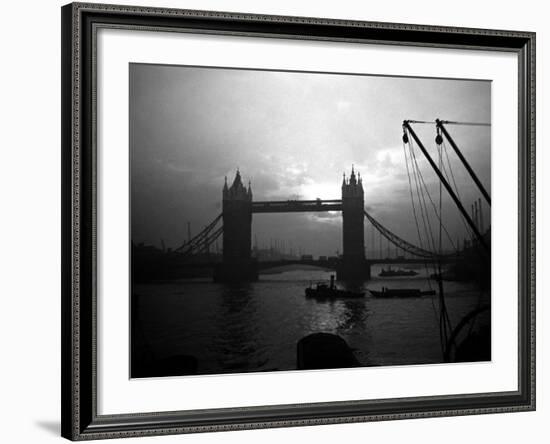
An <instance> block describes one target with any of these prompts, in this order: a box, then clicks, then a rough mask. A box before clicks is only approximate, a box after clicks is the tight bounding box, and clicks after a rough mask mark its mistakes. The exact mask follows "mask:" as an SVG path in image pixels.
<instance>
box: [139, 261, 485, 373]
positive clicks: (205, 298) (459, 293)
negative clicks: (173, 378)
mask: <svg viewBox="0 0 550 444" xmlns="http://www.w3.org/2000/svg"><path fill="white" fill-rule="evenodd" d="M372 271H373V276H377V274H378V272H379V268H377V267H373V270H372ZM418 271H420V270H418ZM329 277H330V273H329V272H325V271H319V270H294V271H285V272H282V273H275V274H268V275H261V276H260V280H259V281H258V282H251V283H245V284H241V285H228V284H216V283H212V282H210V281H190V280H185V281H184V280H182V281H174V282H170V283H159V284H140V285H135V286H134V295H135V299H134V300H135V301H137V303H136V304H135V306H134V310H133V319H134V321H135V322H134V325H133V334H132V341H133V342H132V352H133V358H137V361H136V360H135V359H134V360H133V364H132V365H133V366H137V365H140V362H143V361H144V360H147V359H148V360H153V361H156V360H167V359H168V360H169V359H171V358H172V357H174V356H186V357H192V358H194V360H196V372H197V373H198V374H213V373H238V372H249V371H269V370H294V369H296V344H297V342H298V341H299V340H300V339H301V338H303V337H304V336H306V335H308V334H311V333H316V332H327V333H333V334H337V335H339V336H341V337H342V338H344V339H345V341H346V342H347V343H348V344H349V345H350V347H351V348H352V349H353V350H354V353H355V355H356V357H357V359H358V360H359V361H360V363H361V364H362V365H402V364H420V363H438V362H442V354H441V347H440V342H439V326H438V319H439V318H438V314H437V299H436V297H435V296H434V297H431V296H425V297H421V298H405V299H399V298H395V299H375V298H372V297H371V296H370V294H369V293H368V292H367V293H366V297H365V298H359V299H341V300H334V301H318V300H315V299H310V298H306V297H305V296H304V289H305V288H306V287H307V286H309V285H310V283H311V282H313V283H315V282H317V281H323V280H328V279H329ZM430 285H432V286H433V285H434V284H433V283H432V284H430V283H429V281H428V280H427V279H426V273H425V272H421V273H420V274H419V275H418V276H415V277H405V278H393V279H384V278H373V279H372V280H371V281H368V282H365V283H364V284H362V285H360V287H361V289H362V290H363V291H365V290H367V289H369V288H370V289H373V290H380V289H381V287H382V286H386V287H390V288H419V289H422V290H428V289H430ZM342 287H345V285H342ZM444 287H445V295H446V303H447V308H448V311H449V315H450V317H451V321H452V322H453V325H456V323H457V322H458V321H459V320H460V318H461V317H462V316H464V315H465V314H466V313H467V312H468V311H469V310H471V309H473V308H475V307H476V306H477V305H478V304H479V303H480V302H483V303H489V299H490V298H489V295H488V294H481V293H480V291H479V290H477V289H476V288H475V287H474V286H473V285H471V284H467V283H455V282H445V284H444ZM350 289H351V288H350ZM354 289H357V288H354ZM489 323H490V313H489V312H486V313H485V314H484V315H483V316H481V317H480V319H478V320H477V321H476V325H474V328H480V327H483V326H489ZM136 362H137V363H136ZM134 370H135V369H134V368H133V369H132V374H135V372H134Z"/></svg>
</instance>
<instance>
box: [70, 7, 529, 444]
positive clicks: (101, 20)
mask: <svg viewBox="0 0 550 444" xmlns="http://www.w3.org/2000/svg"><path fill="white" fill-rule="evenodd" d="M61 14H62V70H61V71H62V79H61V80H62V97H61V101H62V128H61V132H62V195H61V197H62V307H61V310H62V329H61V337H62V436H63V437H65V438H67V439H70V440H85V439H103V438H119V437H135V436H147V435H163V434H178V433H195V432H205V431H223V430H239V429H253V428H269V427H287V426H301V425H316V424H334V423H345V422H363V421H378V420H391V419H405V418H425V417H435V416H453V415H471V414H484V413H500V412H515V411H528V410H534V409H535V34H534V33H531V32H518V31H502V30H487V29H468V28H448V27H439V26H425V25H409V24H395V23H379V22H362V21H352V20H349V21H348V20H334V19H324V18H308V17H286V16H265V15H253V14H236V13H225V12H210V11H195V10H178V9H163V8H147V7H131V6H117V5H102V4H86V3H72V4H69V5H66V6H64V7H63V8H62V11H61ZM99 29H122V30H125V31H127V32H128V33H132V32H170V33H191V34H193V33H197V34H208V35H219V36H242V37H251V38H255V37H261V38H267V39H291V40H304V41H316V42H320V43H322V42H339V43H340V44H342V45H346V44H350V45H351V44H366V45H369V44H370V45H374V44H376V45H388V46H402V47H421V48H438V49H441V50H445V49H460V50H466V51H476V50H477V51H489V52H506V53H511V54H513V55H514V57H516V58H517V66H518V74H517V78H518V85H517V87H518V102H517V103H518V114H517V115H518V136H519V137H518V140H517V156H518V157H517V158H518V178H519V182H518V208H517V213H518V233H517V244H518V248H517V251H518V288H517V301H518V307H517V313H518V318H517V325H518V330H517V344H518V348H517V363H518V368H517V390H513V391H496V392H479V393H466V394H450V395H445V394H443V395H441V394H439V395H426V396H397V397H391V398H384V399H365V400H361V399H359V400H358V399H353V400H344V401H326V402H313V403H312V402H304V403H298V404H295V403H292V404H276V405H261V406H244V405H243V406H240V407H231V408H228V407H222V408H216V407H212V408H208V409H191V410H189V409H182V410H176V411H174V410H170V411H143V412H137V413H136V412H133V413H127V412H120V413H117V414H100V413H98V412H99V410H98V404H99V403H100V401H98V397H99V396H101V394H100V383H99V382H98V368H97V353H98V342H97V337H98V331H97V328H98V319H99V317H100V316H101V313H100V312H99V311H98V306H97V291H98V275H97V261H98V259H97V258H98V249H99V248H101V245H98V243H97V242H96V241H97V237H96V234H97V218H98V215H99V214H100V212H101V208H98V205H97V184H98V180H99V179H98V177H100V176H101V171H99V170H98V168H101V163H100V162H98V160H97V143H98V135H97V113H98V101H97V100H98V95H97V88H98V80H97V79H98V77H97V76H98V72H97V58H96V57H97V50H98V47H97V38H98V30H99ZM512 210H513V209H512ZM511 290H513V289H511Z"/></svg>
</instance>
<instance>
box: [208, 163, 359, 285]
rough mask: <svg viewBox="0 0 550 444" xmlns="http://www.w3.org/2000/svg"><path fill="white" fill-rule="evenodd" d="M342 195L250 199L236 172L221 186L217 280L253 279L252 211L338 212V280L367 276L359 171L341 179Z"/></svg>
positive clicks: (255, 269) (250, 191) (254, 268)
mask: <svg viewBox="0 0 550 444" xmlns="http://www.w3.org/2000/svg"><path fill="white" fill-rule="evenodd" d="M341 191H342V198H341V199H338V200H321V199H316V200H287V201H267V202H264V201H257V202H254V201H253V200H252V188H251V185H250V182H249V183H248V187H246V186H245V185H244V184H243V182H242V178H241V174H240V172H239V171H237V173H236V175H235V179H234V181H233V183H232V184H231V186H230V187H229V186H228V184H227V179H226V181H225V184H224V187H223V205H222V208H223V211H222V219H223V262H222V263H221V264H219V265H218V266H217V267H216V270H215V276H214V277H215V279H216V280H218V281H231V280H254V279H257V277H258V263H257V262H256V261H255V260H253V258H252V257H251V235H252V215H253V214H254V213H258V214H261V213H264V214H265V213H298V212H322V211H341V212H342V219H343V254H342V258H341V260H339V261H338V264H337V267H336V273H337V278H338V279H340V280H365V279H369V278H370V264H369V263H368V262H367V261H366V258H365V240H364V231H365V230H364V191H363V183H362V180H361V176H360V174H357V175H356V174H355V171H354V169H353V167H352V171H351V175H350V177H349V178H347V179H346V177H345V175H344V179H343V181H342V187H341Z"/></svg>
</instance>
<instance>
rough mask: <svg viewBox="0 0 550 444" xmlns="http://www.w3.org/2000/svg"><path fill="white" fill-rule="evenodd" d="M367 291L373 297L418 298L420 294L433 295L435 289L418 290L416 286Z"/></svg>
mask: <svg viewBox="0 0 550 444" xmlns="http://www.w3.org/2000/svg"><path fill="white" fill-rule="evenodd" d="M369 291H370V293H371V294H372V295H373V296H374V297H375V298H419V297H420V296H433V295H435V290H420V289H418V288H387V287H382V291H376V290H369Z"/></svg>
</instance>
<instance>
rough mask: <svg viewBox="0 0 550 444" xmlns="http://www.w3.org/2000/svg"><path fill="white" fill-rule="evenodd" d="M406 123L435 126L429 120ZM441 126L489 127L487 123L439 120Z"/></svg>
mask: <svg viewBox="0 0 550 444" xmlns="http://www.w3.org/2000/svg"><path fill="white" fill-rule="evenodd" d="M406 122H407V123H419V124H422V125H435V124H436V122H435V121H431V120H406ZM440 122H441V123H442V124H443V125H468V126H491V124H490V123H488V122H458V121H453V120H440Z"/></svg>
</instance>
